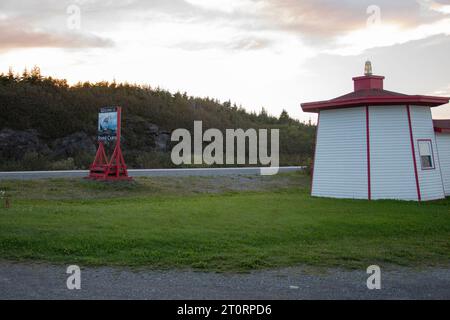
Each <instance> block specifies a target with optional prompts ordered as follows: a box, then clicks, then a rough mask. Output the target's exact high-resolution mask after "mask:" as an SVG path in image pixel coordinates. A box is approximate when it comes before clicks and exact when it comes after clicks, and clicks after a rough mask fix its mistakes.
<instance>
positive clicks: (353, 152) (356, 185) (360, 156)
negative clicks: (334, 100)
mask: <svg viewBox="0 0 450 320" xmlns="http://www.w3.org/2000/svg"><path fill="white" fill-rule="evenodd" d="M366 154H367V148H366V110H365V108H364V107H360V108H348V109H338V110H325V111H321V112H320V124H319V128H318V135H317V146H316V155H315V160H314V177H313V186H312V195H313V196H322V197H333V198H353V199H367V156H366Z"/></svg>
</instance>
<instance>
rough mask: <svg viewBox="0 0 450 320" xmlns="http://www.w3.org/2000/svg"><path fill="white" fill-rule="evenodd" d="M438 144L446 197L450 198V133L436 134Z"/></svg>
mask: <svg viewBox="0 0 450 320" xmlns="http://www.w3.org/2000/svg"><path fill="white" fill-rule="evenodd" d="M436 143H437V149H438V155H439V162H440V166H441V172H442V180H443V182H444V190H445V195H446V196H450V133H436Z"/></svg>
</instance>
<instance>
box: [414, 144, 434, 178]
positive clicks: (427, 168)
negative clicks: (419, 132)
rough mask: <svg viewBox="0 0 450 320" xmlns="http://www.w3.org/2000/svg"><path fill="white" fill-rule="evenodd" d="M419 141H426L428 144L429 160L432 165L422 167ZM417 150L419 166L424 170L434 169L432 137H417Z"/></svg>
mask: <svg viewBox="0 0 450 320" xmlns="http://www.w3.org/2000/svg"><path fill="white" fill-rule="evenodd" d="M420 142H428V143H429V144H430V150H431V161H432V166H431V167H424V166H423V162H422V155H421V154H420ZM417 151H418V153H419V160H420V167H421V169H422V170H423V171H425V170H435V169H436V163H435V161H434V150H433V140H432V139H417Z"/></svg>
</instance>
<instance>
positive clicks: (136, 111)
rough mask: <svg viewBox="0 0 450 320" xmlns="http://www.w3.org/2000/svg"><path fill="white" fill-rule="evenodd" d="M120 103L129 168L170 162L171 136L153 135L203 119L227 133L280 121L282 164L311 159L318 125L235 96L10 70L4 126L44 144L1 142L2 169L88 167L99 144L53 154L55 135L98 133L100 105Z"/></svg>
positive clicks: (3, 96)
mask: <svg viewBox="0 0 450 320" xmlns="http://www.w3.org/2000/svg"><path fill="white" fill-rule="evenodd" d="M117 105H119V106H122V107H123V119H122V120H123V130H122V134H123V138H124V139H123V151H124V156H125V159H126V161H127V164H128V165H129V166H130V167H132V168H145V167H146V168H159V167H171V166H172V164H171V161H170V154H169V151H170V148H171V146H170V143H169V146H167V148H166V149H167V150H166V149H165V148H163V149H162V150H160V149H158V144H157V143H156V142H155V139H156V140H157V139H158V138H157V137H158V134H159V133H161V132H164V133H165V134H167V133H168V132H171V131H172V130H174V129H176V128H186V129H188V130H190V131H191V132H192V131H193V123H194V120H202V121H203V128H204V130H207V129H208V128H217V129H220V130H222V131H223V132H224V130H225V129H233V128H242V129H248V128H255V129H258V128H268V129H271V128H279V129H280V164H281V165H300V164H302V165H307V164H308V163H309V161H310V159H311V158H312V153H313V144H314V135H315V126H313V125H308V124H304V123H301V122H299V121H297V120H294V119H292V118H290V117H289V115H288V114H287V112H285V111H283V112H282V113H281V115H280V116H279V117H275V116H271V115H269V114H267V112H266V111H265V110H264V108H262V110H261V112H260V113H259V114H256V113H249V112H246V111H245V109H244V108H242V107H241V106H237V105H236V104H232V103H231V102H230V101H227V102H223V103H220V102H219V101H218V100H216V99H211V98H199V97H191V96H188V95H187V94H186V93H180V92H177V93H174V94H172V93H170V92H168V91H166V90H163V89H160V88H152V87H150V86H138V85H133V84H128V83H116V82H112V83H108V82H99V83H89V82H85V83H78V84H75V85H73V86H69V85H68V84H67V81H66V80H60V79H53V78H51V77H43V76H42V75H41V72H40V70H39V68H37V67H35V68H33V69H32V70H31V71H30V72H29V71H26V70H25V71H24V72H23V73H22V75H19V74H15V73H14V72H13V71H12V70H10V71H9V72H8V73H7V74H0V131H1V130H2V129H5V128H9V129H12V130H19V131H25V130H28V131H29V130H30V129H31V130H34V131H33V132H32V133H29V134H30V135H32V138H33V141H34V140H37V138H39V141H41V142H42V143H41V144H42V145H39V146H38V147H37V146H29V145H27V148H25V147H23V146H19V147H15V146H16V144H18V143H13V145H14V148H6V147H3V148H0V160H1V161H0V170H54V169H81V168H87V166H88V165H89V164H90V162H91V161H92V159H93V157H94V151H92V150H89V151H86V150H82V152H79V151H77V152H73V154H71V155H67V154H64V153H62V154H61V153H58V152H56V153H55V152H54V151H55V148H57V147H56V146H55V145H54V142H55V141H57V140H58V139H63V138H64V137H67V136H70V135H72V134H77V133H80V132H81V133H86V134H87V135H88V136H89V137H95V135H96V130H97V113H98V110H99V108H101V107H104V106H117ZM155 130H156V131H157V132H155ZM22 140H28V141H30V140H31V138H23V139H22ZM7 142H8V141H5V142H4V143H5V144H7ZM19 142H21V143H24V144H26V143H25V142H24V141H19ZM0 146H2V141H1V136H0ZM47 146H48V147H47Z"/></svg>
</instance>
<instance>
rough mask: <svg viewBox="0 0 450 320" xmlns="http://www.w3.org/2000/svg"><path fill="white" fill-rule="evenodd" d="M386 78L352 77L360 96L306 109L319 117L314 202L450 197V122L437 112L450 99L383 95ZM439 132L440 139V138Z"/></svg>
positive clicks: (355, 93) (351, 95) (313, 104)
mask: <svg viewBox="0 0 450 320" xmlns="http://www.w3.org/2000/svg"><path fill="white" fill-rule="evenodd" d="M383 80H384V77H382V76H375V75H372V73H371V65H370V62H368V63H366V74H365V76H362V77H356V78H353V81H354V91H353V92H351V93H349V94H346V95H344V96H341V97H338V98H335V99H332V100H328V101H319V102H311V103H304V104H302V109H303V111H305V112H315V113H318V114H319V118H318V126H317V137H316V149H315V156H314V168H313V177H312V188H311V189H312V190H311V193H312V195H313V196H318V197H332V198H351V199H369V200H370V199H399V200H417V201H421V200H434V199H441V198H444V197H445V195H450V121H436V122H435V124H436V127H434V126H433V120H432V117H431V108H432V107H436V106H440V105H443V104H446V103H448V102H449V98H443V97H432V96H423V95H405V94H401V93H396V92H392V91H387V90H384V88H383ZM435 130H436V133H435Z"/></svg>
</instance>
